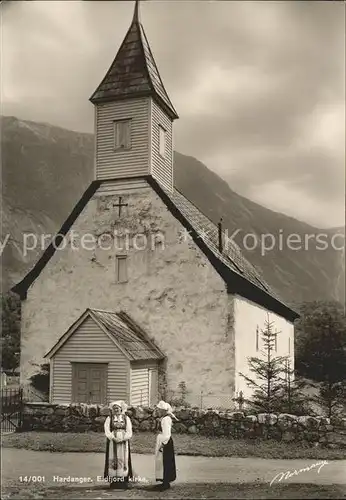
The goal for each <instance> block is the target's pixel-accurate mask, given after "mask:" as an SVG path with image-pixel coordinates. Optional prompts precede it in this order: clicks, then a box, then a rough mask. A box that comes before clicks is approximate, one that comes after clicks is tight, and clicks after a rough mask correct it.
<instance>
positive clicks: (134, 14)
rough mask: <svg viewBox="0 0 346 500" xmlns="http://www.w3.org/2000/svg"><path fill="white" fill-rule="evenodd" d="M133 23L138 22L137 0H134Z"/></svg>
mask: <svg viewBox="0 0 346 500" xmlns="http://www.w3.org/2000/svg"><path fill="white" fill-rule="evenodd" d="M132 22H133V23H139V0H136V3H135V10H134V11H133V19H132Z"/></svg>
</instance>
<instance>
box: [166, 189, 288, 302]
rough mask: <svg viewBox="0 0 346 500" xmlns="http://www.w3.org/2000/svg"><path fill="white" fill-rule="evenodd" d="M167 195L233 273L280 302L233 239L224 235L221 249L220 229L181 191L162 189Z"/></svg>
mask: <svg viewBox="0 0 346 500" xmlns="http://www.w3.org/2000/svg"><path fill="white" fill-rule="evenodd" d="M162 189H163V190H164V192H165V194H166V195H167V196H168V197H169V199H170V200H171V201H172V203H174V205H175V206H176V207H177V208H178V209H179V211H180V212H181V213H182V214H183V215H184V217H185V218H186V220H187V221H188V222H189V223H190V224H191V226H192V227H193V228H194V229H195V231H196V232H197V233H198V235H199V238H201V239H202V240H203V241H204V242H205V243H206V245H207V246H208V247H209V248H210V250H212V252H213V253H214V254H215V256H216V257H217V258H218V259H219V260H220V261H221V262H223V263H224V264H225V265H226V266H227V267H228V268H229V269H230V270H231V271H232V272H233V273H237V274H238V275H240V276H243V277H244V278H245V279H247V280H248V281H250V282H251V283H252V284H253V285H255V286H256V287H258V288H260V289H261V290H263V291H264V292H267V293H269V294H270V295H271V296H272V297H275V298H276V299H277V300H280V298H279V296H278V295H277V293H276V292H275V291H274V290H273V289H271V287H270V286H269V285H268V283H266V281H265V280H264V279H263V277H262V276H261V274H260V273H259V271H258V270H257V269H256V268H255V267H254V266H253V265H252V264H251V263H250V262H249V261H248V260H247V259H246V258H245V257H244V255H243V254H242V252H241V250H240V248H239V246H238V245H237V244H236V243H235V241H233V240H232V239H231V238H229V239H227V238H226V237H225V234H224V235H223V250H222V253H221V252H220V249H219V228H218V227H217V226H216V224H214V223H213V222H212V221H211V220H210V219H209V218H208V217H207V216H206V215H204V214H203V213H202V212H201V211H200V210H199V209H198V208H197V207H196V206H195V205H194V204H193V203H191V202H190V201H189V200H188V199H187V198H186V197H185V196H184V195H183V194H182V193H181V192H180V191H178V190H177V189H174V190H173V192H170V191H168V190H167V189H165V188H164V187H162Z"/></svg>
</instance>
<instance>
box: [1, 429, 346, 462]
mask: <svg viewBox="0 0 346 500" xmlns="http://www.w3.org/2000/svg"><path fill="white" fill-rule="evenodd" d="M154 446H155V434H153V433H150V432H141V433H137V434H134V437H133V439H132V441H131V450H132V452H133V453H140V454H152V453H153V450H154ZM2 447H3V448H22V449H26V450H34V451H51V452H69V451H70V452H94V453H98V452H104V450H105V437H104V435H103V433H96V432H88V433H84V434H76V433H59V432H57V433H53V432H23V433H13V434H6V435H2ZM174 447H175V451H176V454H177V455H194V456H211V457H240V458H247V457H258V458H273V459H316V460H344V459H345V458H346V450H343V449H335V450H331V449H328V448H320V447H310V446H309V445H308V444H306V443H299V444H297V443H290V444H288V443H281V442H277V441H273V440H268V441H263V440H251V441H245V440H240V439H239V440H234V439H230V438H224V437H223V438H216V437H213V438H209V437H205V436H196V435H189V434H174Z"/></svg>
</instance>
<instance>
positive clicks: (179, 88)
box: [2, 1, 345, 226]
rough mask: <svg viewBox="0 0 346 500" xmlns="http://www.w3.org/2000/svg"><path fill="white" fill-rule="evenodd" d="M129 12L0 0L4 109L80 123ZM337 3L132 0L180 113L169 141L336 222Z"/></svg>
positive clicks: (340, 71) (340, 64)
mask: <svg viewBox="0 0 346 500" xmlns="http://www.w3.org/2000/svg"><path fill="white" fill-rule="evenodd" d="M132 12H133V2H118V1H117V2H103V1H96V2H52V1H51V2H11V3H9V4H8V5H5V6H4V7H3V13H2V24H3V35H2V37H3V47H2V104H3V105H2V108H3V112H4V113H5V114H15V115H17V116H19V117H22V118H27V119H32V120H37V121H46V122H50V123H53V124H57V125H61V126H65V127H67V128H71V129H74V130H80V131H87V132H91V131H93V107H92V105H91V104H90V103H89V101H88V99H89V97H90V95H91V94H92V92H93V91H94V90H95V88H96V86H97V85H98V84H99V82H100V81H101V79H102V78H103V76H104V74H105V72H106V71H107V69H108V68H109V65H110V64H111V62H112V60H113V59H114V57H115V54H116V52H117V50H118V48H119V45H120V43H121V41H122V39H123V37H124V35H125V33H126V31H127V28H128V26H129V23H130V20H131V17H132ZM344 12H345V7H344V5H343V4H342V3H341V2H340V3H338V2H243V1H241V2H209V1H208V2H207V1H203V2H202V1H201V2H183V1H169V2H168V1H161V2H141V18H142V22H143V25H144V27H145V30H146V34H147V37H148V39H149V43H150V45H151V48H152V51H153V54H154V57H155V59H156V62H157V64H158V67H159V69H160V73H161V76H162V78H163V81H164V84H165V86H166V88H167V91H168V93H169V95H170V97H171V99H172V102H173V104H174V106H175V107H176V109H177V111H178V114H179V116H180V120H178V121H177V122H175V141H174V142H175V147H176V149H177V150H178V151H181V152H183V153H186V154H189V155H192V156H195V157H197V158H198V159H200V160H201V161H204V162H205V163H206V164H207V166H208V167H209V168H211V169H213V170H214V171H215V172H217V173H218V174H219V175H221V176H222V177H223V178H224V179H225V180H227V181H228V182H229V184H230V186H231V187H232V188H233V189H235V190H236V191H238V192H240V193H241V194H243V195H244V196H248V197H251V198H252V199H254V200H255V201H258V202H261V203H263V204H264V205H266V206H268V207H270V208H272V209H276V210H279V211H284V212H286V213H288V214H290V215H292V216H295V217H297V218H301V219H304V220H306V221H308V222H310V223H312V224H314V225H316V226H324V225H326V224H328V225H331V226H336V225H341V224H343V222H344V199H345V198H344V197H345V192H344V191H345V190H344V184H345V177H344V167H345V153H344V152H345V125H344V124H345V58H344V43H345V16H344ZM327 209H328V210H329V214H328V216H327V215H326V210H327Z"/></svg>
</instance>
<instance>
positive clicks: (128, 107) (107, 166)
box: [96, 98, 149, 180]
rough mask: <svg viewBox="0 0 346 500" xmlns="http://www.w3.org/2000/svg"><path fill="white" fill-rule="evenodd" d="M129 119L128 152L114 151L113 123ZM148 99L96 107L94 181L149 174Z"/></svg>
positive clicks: (116, 102)
mask: <svg viewBox="0 0 346 500" xmlns="http://www.w3.org/2000/svg"><path fill="white" fill-rule="evenodd" d="M124 119H131V148H130V149H127V150H124V151H121V150H115V149H114V121H117V120H124ZM148 137H149V98H141V99H129V100H123V101H115V102H108V103H105V104H99V105H98V106H97V111H96V180H107V179H116V178H124V177H125V178H128V177H138V176H141V175H143V176H145V175H148V173H149V141H148Z"/></svg>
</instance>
